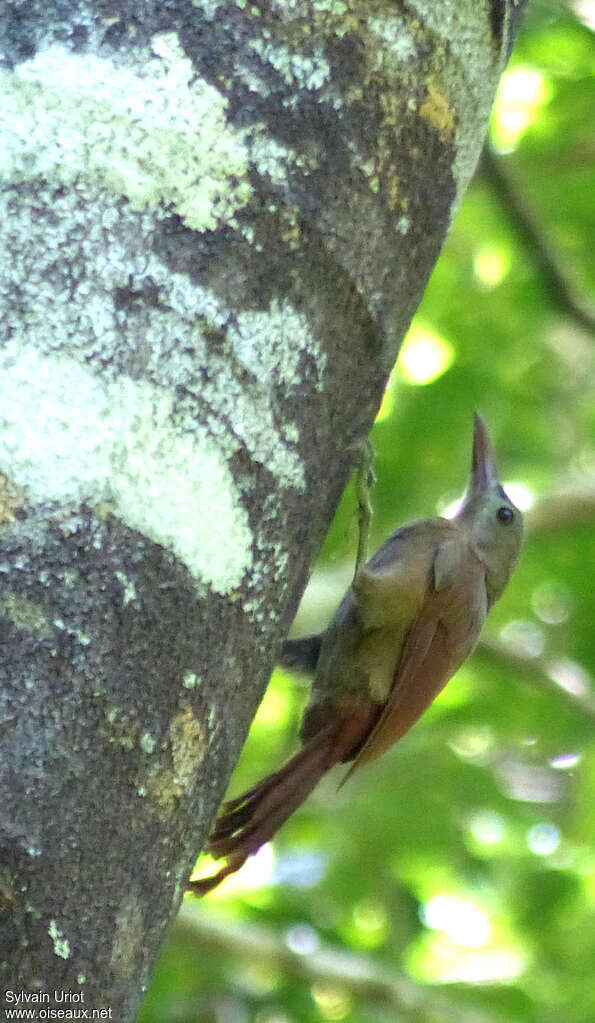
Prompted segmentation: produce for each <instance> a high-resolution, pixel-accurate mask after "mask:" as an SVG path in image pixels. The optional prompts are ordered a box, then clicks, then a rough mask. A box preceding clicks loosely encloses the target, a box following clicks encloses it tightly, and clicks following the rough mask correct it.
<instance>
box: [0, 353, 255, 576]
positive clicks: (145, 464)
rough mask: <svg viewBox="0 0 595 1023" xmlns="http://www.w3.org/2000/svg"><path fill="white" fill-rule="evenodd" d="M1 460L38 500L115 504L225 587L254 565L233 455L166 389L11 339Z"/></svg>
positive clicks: (4, 366)
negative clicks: (190, 427) (229, 459)
mask: <svg viewBox="0 0 595 1023" xmlns="http://www.w3.org/2000/svg"><path fill="white" fill-rule="evenodd" d="M0 376H1V379H2V383H3V400H2V404H1V405H0V467H5V468H6V469H7V471H8V472H9V473H10V475H11V477H12V478H14V479H15V480H17V481H18V483H19V484H20V485H22V486H26V487H27V488H28V493H29V495H30V497H31V498H32V499H33V500H34V501H40V502H41V501H59V502H61V503H67V502H76V503H79V502H81V501H86V502H87V503H89V504H91V505H93V504H95V503H97V502H101V501H106V500H107V501H109V502H111V504H112V506H113V509H114V512H115V514H117V515H119V516H120V517H121V518H122V519H123V520H124V521H125V522H126V523H127V524H128V525H129V526H131V527H132V528H133V529H137V530H139V531H140V532H141V533H143V534H144V535H146V536H148V537H149V538H150V539H152V540H154V541H156V542H157V543H160V544H163V545H164V546H167V547H170V548H171V549H172V550H173V551H174V552H175V553H176V554H177V555H178V556H179V557H180V558H181V559H182V561H184V562H185V563H186V565H187V566H188V568H189V569H190V571H191V572H192V573H193V575H195V576H196V577H197V578H200V579H202V580H204V581H205V582H207V583H210V585H211V586H212V587H213V588H214V589H215V590H217V591H219V592H221V593H226V592H229V591H230V590H231V589H233V588H234V587H236V586H237V585H239V583H240V582H241V580H242V578H243V575H244V573H245V572H246V571H247V569H248V568H249V567H250V565H251V562H252V553H251V543H252V537H251V532H250V527H249V522H248V517H247V513H246V511H245V510H244V508H243V507H242V505H241V503H240V500H239V494H238V492H237V489H236V485H235V483H234V480H233V477H232V475H231V473H230V471H229V468H228V466H227V463H226V460H225V457H224V456H223V455H222V453H221V450H220V449H219V447H218V446H217V444H216V443H215V442H214V441H213V439H212V437H211V436H210V435H209V434H208V433H207V431H206V430H200V429H199V428H198V427H197V428H196V430H195V431H194V433H193V434H191V433H190V432H188V431H184V432H182V431H181V430H180V429H177V428H176V427H175V426H174V425H173V422H172V410H173V401H172V397H171V395H170V394H169V393H168V392H167V391H166V390H165V389H164V388H161V387H158V386H155V385H154V384H150V383H148V382H146V381H134V380H132V379H131V378H129V377H126V376H122V377H120V378H119V379H117V380H113V381H105V380H104V379H102V378H101V377H98V376H96V375H95V374H94V373H92V372H91V371H90V370H89V369H88V368H87V367H86V366H84V365H83V364H82V363H81V362H79V361H78V360H76V359H74V358H71V357H69V356H65V355H51V356H43V355H40V354H39V353H38V352H37V350H36V349H35V348H33V347H31V346H28V345H24V344H19V343H18V342H10V343H9V344H8V345H7V346H6V347H5V348H4V349H2V350H0Z"/></svg>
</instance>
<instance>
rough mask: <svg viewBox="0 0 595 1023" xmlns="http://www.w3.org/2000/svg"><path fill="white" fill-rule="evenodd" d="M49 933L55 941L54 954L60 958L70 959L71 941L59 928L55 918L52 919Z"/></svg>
mask: <svg viewBox="0 0 595 1023" xmlns="http://www.w3.org/2000/svg"><path fill="white" fill-rule="evenodd" d="M48 934H49V936H50V938H51V939H52V941H53V943H54V955H57V956H59V957H60V959H70V942H69V941H68V939H67V938H65V937H64V934H63V933H62V931H60V930H58V926H57V924H56V921H55V920H50V926H49V927H48Z"/></svg>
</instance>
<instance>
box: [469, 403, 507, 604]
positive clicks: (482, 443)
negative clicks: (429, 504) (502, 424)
mask: <svg viewBox="0 0 595 1023" xmlns="http://www.w3.org/2000/svg"><path fill="white" fill-rule="evenodd" d="M455 519H456V521H457V522H459V523H460V524H461V525H462V526H464V527H465V528H466V529H468V530H469V532H470V533H471V537H472V540H473V543H474V546H475V548H476V549H477V551H478V553H479V556H480V558H481V560H482V561H483V562H484V564H485V566H486V585H487V590H488V598H489V601H490V605H491V604H493V603H494V601H496V600H498V598H499V597H500V596H501V595H502V593H503V592H504V589H505V587H506V584H507V583H508V580H509V579H510V577H511V575H512V573H513V571H514V568H515V565H516V563H517V561H518V558H519V553H520V549H521V541H522V537H523V516H522V515H521V512H520V511H519V509H518V508H517V507H516V506H515V505H514V504H513V503H512V501H511V500H510V498H509V496H508V494H507V493H506V491H505V490H504V488H503V487H502V484H501V483H500V479H499V476H498V469H497V466H496V459H495V456H494V451H493V448H492V444H491V441H490V436H489V434H488V431H487V427H486V425H485V423H484V421H483V419H482V418H481V416H480V415H478V413H477V412H476V413H475V429H474V434H473V461H472V465H471V479H470V481H469V487H468V489H467V493H466V495H465V500H464V502H463V505H462V507H461V509H460V510H459V512H458V513H457V515H456V517H455Z"/></svg>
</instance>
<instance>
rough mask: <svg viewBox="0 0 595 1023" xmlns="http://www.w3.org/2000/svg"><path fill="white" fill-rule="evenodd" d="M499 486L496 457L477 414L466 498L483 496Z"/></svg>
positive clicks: (486, 431) (481, 420)
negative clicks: (487, 491)
mask: <svg viewBox="0 0 595 1023" xmlns="http://www.w3.org/2000/svg"><path fill="white" fill-rule="evenodd" d="M497 486H500V478H499V476H498V466H497V465H496V456H495V455H494V449H493V447H492V442H491V440H490V435H489V433H488V428H487V426H486V424H485V423H484V421H483V419H482V418H481V416H480V415H479V413H478V412H476V413H475V417H474V431H473V460H472V463H471V479H470V481H469V489H468V491H467V497H468V498H469V497H472V496H475V495H476V494H484V493H485V492H486V490H490V489H492V488H493V487H497Z"/></svg>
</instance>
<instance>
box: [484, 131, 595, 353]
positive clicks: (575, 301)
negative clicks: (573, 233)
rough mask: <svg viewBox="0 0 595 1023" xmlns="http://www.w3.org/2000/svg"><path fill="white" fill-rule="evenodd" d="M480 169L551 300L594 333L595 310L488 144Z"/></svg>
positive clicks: (518, 188)
mask: <svg viewBox="0 0 595 1023" xmlns="http://www.w3.org/2000/svg"><path fill="white" fill-rule="evenodd" d="M481 170H482V173H483V175H484V177H485V178H486V180H487V181H488V182H489V184H490V186H491V187H492V189H493V190H494V192H495V193H496V194H497V196H498V198H499V199H500V202H501V204H502V206H503V207H504V208H505V209H506V211H507V213H508V216H509V220H510V223H511V225H512V227H513V228H514V230H515V231H516V233H517V235H518V237H519V238H520V240H521V241H522V243H523V245H525V246H526V248H527V249H528V251H529V252H530V254H531V258H532V259H533V260H534V262H535V263H536V265H537V267H538V269H539V272H540V274H541V276H542V278H543V281H544V285H545V287H546V290H547V294H548V296H549V298H550V300H551V301H554V302H556V303H557V305H558V306H559V308H560V309H562V310H563V311H564V312H565V313H567V314H568V315H569V316H572V318H573V319H574V320H576V321H577V323H579V324H580V325H581V326H582V327H584V328H585V329H586V330H587V331H589V332H590V333H593V332H595V308H594V307H593V305H592V303H590V302H588V300H587V299H586V298H585V297H584V296H583V295H582V294H581V293H580V290H579V287H578V285H577V284H576V283H575V281H574V280H573V279H572V271H571V270H570V268H569V267H568V266H567V264H566V262H565V261H564V260H563V258H562V256H561V255H560V253H559V252H558V251H557V250H556V249H555V247H554V245H553V243H552V242H551V240H550V239H549V238H548V237H547V235H546V233H545V231H544V229H543V227H542V226H541V224H540V222H539V218H538V217H537V214H536V212H535V210H534V209H532V207H531V205H530V203H529V200H528V199H527V197H526V195H524V193H523V191H522V189H521V186H520V184H519V183H518V181H516V180H515V178H514V176H513V175H512V173H511V172H510V171H509V170H508V169H507V168H506V167H505V166H504V160H502V159H501V158H500V157H498V156H496V155H495V153H494V152H493V150H492V149H491V148H490V146H489V145H486V147H485V149H484V152H483V156H482V161H481Z"/></svg>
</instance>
